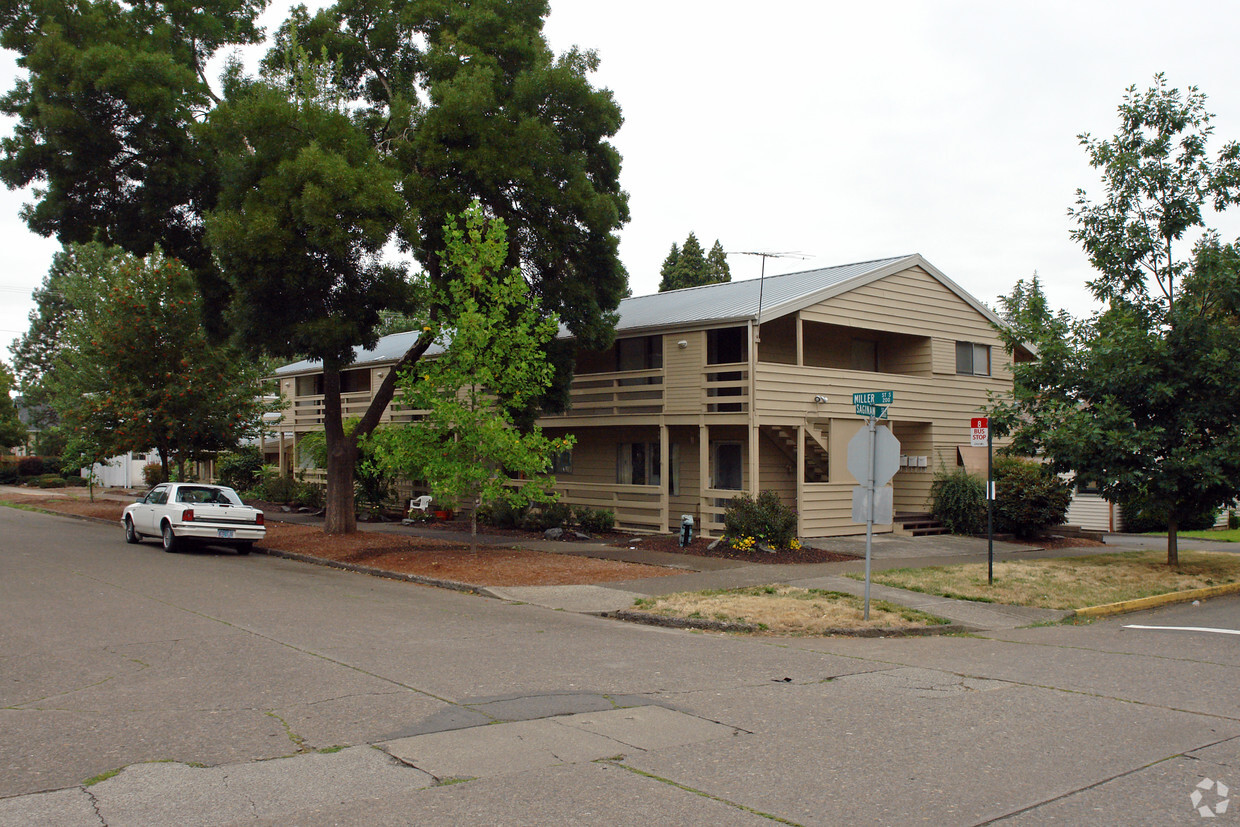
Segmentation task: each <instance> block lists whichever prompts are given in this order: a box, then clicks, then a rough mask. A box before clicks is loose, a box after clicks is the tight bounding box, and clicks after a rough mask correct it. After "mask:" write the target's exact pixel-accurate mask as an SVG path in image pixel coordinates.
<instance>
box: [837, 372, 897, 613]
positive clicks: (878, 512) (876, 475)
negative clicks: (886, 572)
mask: <svg viewBox="0 0 1240 827" xmlns="http://www.w3.org/2000/svg"><path fill="white" fill-rule="evenodd" d="M894 397H895V394H894V393H893V392H892V391H870V392H868V393H854V394H853V406H854V407H855V408H856V409H857V415H858V416H864V417H865V418H866V427H865V429H864V430H861V431H858V432H857V435H856V436H854V437H853V438H852V439H850V440H849V441H848V470H849V472H850V473H852V475H853V476H854V477H856V478H857V482H859V483H861V485H858V486H857V487H855V488H854V489H853V504H852V518H853V522H857V523H865V612H864V617H865V619H866V620H869V619H870V557H871V552H872V550H873V545H874V523H878V524H879V525H884V524H886V523H890V522H891V521H892V519H893V517H894V516H895V515H894V514H893V513H892V491H891V489H890V488H888V487H887V483H888V482H890V481H891V478H892V477H894V476H895V473H896V471H897V470H899V468H900V441H899V440H898V439H896V438H895V436H894V435H893V434H892V433H891V430H890V429H889V428H887V426H886V425H879V424H878V420H879V419H885V418H886V417H887V407H888V406H889V405H891V403H892V402H893V401H894Z"/></svg>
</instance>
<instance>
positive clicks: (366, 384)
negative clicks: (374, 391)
mask: <svg viewBox="0 0 1240 827" xmlns="http://www.w3.org/2000/svg"><path fill="white" fill-rule="evenodd" d="M369 390H370V371H369V370H346V371H344V372H343V373H341V374H340V392H341V393H365V392H367V391H369Z"/></svg>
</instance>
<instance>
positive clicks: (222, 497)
mask: <svg viewBox="0 0 1240 827" xmlns="http://www.w3.org/2000/svg"><path fill="white" fill-rule="evenodd" d="M177 502H179V503H201V504H204V505H209V504H215V505H241V500H240V498H238V497H237V494H236V492H234V491H233V490H232V489H231V488H217V487H215V486H206V485H182V486H181V487H180V488H178V489H177Z"/></svg>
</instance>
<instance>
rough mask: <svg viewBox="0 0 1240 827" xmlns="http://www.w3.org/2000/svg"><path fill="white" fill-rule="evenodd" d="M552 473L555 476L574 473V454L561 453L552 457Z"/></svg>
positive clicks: (569, 452) (568, 452)
mask: <svg viewBox="0 0 1240 827" xmlns="http://www.w3.org/2000/svg"><path fill="white" fill-rule="evenodd" d="M551 472H552V473H553V474H571V473H573V452H572V451H571V450H569V451H559V452H557V453H555V454H552V456H551Z"/></svg>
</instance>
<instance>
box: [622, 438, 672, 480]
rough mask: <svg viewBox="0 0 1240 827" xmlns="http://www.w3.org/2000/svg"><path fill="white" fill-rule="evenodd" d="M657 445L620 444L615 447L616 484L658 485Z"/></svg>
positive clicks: (639, 443) (659, 475) (660, 476)
mask: <svg viewBox="0 0 1240 827" xmlns="http://www.w3.org/2000/svg"><path fill="white" fill-rule="evenodd" d="M659 466H660V463H659V445H658V443H651V442H621V443H620V444H619V445H617V446H616V482H617V483H618V484H620V485H659V484H660V481H661V478H662V475H661V474H660V471H661V469H660V467H659Z"/></svg>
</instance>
